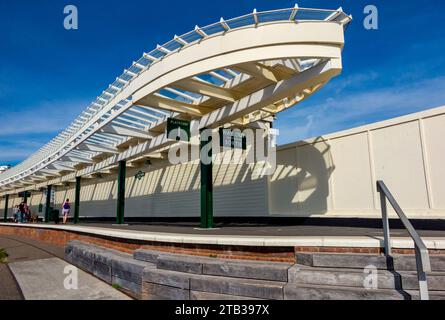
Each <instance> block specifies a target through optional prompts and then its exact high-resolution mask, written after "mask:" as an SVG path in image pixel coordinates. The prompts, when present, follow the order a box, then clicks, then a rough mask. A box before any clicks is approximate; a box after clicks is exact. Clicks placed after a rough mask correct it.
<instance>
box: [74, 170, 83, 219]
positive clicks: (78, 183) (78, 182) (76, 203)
mask: <svg viewBox="0 0 445 320" xmlns="http://www.w3.org/2000/svg"><path fill="white" fill-rule="evenodd" d="M81 180H82V177H76V192H75V199H74V223H79V212H80V186H81Z"/></svg>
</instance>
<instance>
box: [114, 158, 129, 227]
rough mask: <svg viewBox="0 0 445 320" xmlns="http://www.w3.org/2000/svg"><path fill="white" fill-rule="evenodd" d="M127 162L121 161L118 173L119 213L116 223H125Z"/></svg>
mask: <svg viewBox="0 0 445 320" xmlns="http://www.w3.org/2000/svg"><path fill="white" fill-rule="evenodd" d="M126 171H127V162H126V161H119V172H118V174H117V214H116V223H117V224H124V219H125V178H126Z"/></svg>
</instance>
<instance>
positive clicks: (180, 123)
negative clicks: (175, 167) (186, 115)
mask: <svg viewBox="0 0 445 320" xmlns="http://www.w3.org/2000/svg"><path fill="white" fill-rule="evenodd" d="M166 135H167V138H168V139H172V140H176V141H187V142H188V141H190V121H188V120H181V119H175V118H168V119H167V128H166Z"/></svg>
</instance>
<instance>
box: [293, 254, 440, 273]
mask: <svg viewBox="0 0 445 320" xmlns="http://www.w3.org/2000/svg"><path fill="white" fill-rule="evenodd" d="M296 260H297V263H298V264H301V265H306V266H311V267H325V268H349V269H351V268H355V269H364V268H367V267H369V266H372V267H375V268H377V269H381V270H397V271H416V260H415V256H414V255H393V256H392V257H386V256H384V255H372V254H342V253H297V254H296ZM430 261H431V268H432V271H437V272H444V271H445V255H441V256H438V255H436V256H434V255H431V256H430Z"/></svg>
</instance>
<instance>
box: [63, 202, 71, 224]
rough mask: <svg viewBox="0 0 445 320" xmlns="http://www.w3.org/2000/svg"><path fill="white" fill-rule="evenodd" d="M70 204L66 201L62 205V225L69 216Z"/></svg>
mask: <svg viewBox="0 0 445 320" xmlns="http://www.w3.org/2000/svg"><path fill="white" fill-rule="evenodd" d="M70 210H71V203H70V199H66V200H65V202H64V203H63V205H62V214H63V224H66V221H67V220H68V216H69V215H70Z"/></svg>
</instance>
